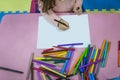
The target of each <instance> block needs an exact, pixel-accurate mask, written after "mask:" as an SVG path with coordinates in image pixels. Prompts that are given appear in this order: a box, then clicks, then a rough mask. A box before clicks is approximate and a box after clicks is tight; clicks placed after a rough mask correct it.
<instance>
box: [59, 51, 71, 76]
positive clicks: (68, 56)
mask: <svg viewBox="0 0 120 80" xmlns="http://www.w3.org/2000/svg"><path fill="white" fill-rule="evenodd" d="M71 55H72V53H71V50H69V51H68V54H67V58H70V57H71ZM68 62H69V60H66V61H65V63H64V65H63V67H62V70H61V73H62V74H64V72H65V70H66V67H67V64H68Z"/></svg>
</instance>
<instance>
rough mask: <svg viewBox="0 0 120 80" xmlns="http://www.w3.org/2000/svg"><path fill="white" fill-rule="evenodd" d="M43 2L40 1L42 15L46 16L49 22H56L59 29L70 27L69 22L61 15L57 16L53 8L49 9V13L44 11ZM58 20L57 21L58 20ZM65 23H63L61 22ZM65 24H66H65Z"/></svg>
mask: <svg viewBox="0 0 120 80" xmlns="http://www.w3.org/2000/svg"><path fill="white" fill-rule="evenodd" d="M42 6H43V5H42V2H41V1H38V8H39V10H40V13H41V14H42V16H44V17H45V18H46V19H47V20H48V21H49V22H51V23H52V24H54V25H55V26H57V27H58V28H59V29H61V30H66V29H68V28H69V24H68V23H67V22H66V21H64V20H63V19H62V18H61V17H59V16H57V15H56V14H55V13H54V12H53V11H52V10H49V11H48V14H47V13H42ZM56 20H57V21H56ZM61 23H63V24H61ZM64 24H65V25H64Z"/></svg>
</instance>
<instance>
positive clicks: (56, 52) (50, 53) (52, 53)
mask: <svg viewBox="0 0 120 80" xmlns="http://www.w3.org/2000/svg"><path fill="white" fill-rule="evenodd" d="M61 53H67V51H55V52H45V53H44V54H43V55H44V56H46V55H58V54H61Z"/></svg>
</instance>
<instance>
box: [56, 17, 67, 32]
mask: <svg viewBox="0 0 120 80" xmlns="http://www.w3.org/2000/svg"><path fill="white" fill-rule="evenodd" d="M57 26H58V28H59V29H60V30H63V31H65V30H67V29H69V23H68V22H66V21H65V20H63V19H61V20H60V21H59V22H58V25H57Z"/></svg>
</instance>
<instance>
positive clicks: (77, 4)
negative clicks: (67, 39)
mask: <svg viewBox="0 0 120 80" xmlns="http://www.w3.org/2000/svg"><path fill="white" fill-rule="evenodd" d="M73 11H74V12H75V13H76V14H82V0H76V1H75V4H74V7H73Z"/></svg>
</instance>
